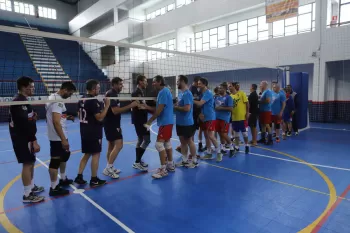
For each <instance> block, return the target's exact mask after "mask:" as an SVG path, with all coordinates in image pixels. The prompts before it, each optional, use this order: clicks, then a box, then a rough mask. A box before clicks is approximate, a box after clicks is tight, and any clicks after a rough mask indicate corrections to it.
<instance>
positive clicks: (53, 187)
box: [51, 180, 57, 189]
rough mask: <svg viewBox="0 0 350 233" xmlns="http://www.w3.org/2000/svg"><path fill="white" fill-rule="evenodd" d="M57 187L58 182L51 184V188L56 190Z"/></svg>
mask: <svg viewBox="0 0 350 233" xmlns="http://www.w3.org/2000/svg"><path fill="white" fill-rule="evenodd" d="M56 186H57V180H56V181H55V182H51V188H52V189H55V188H56Z"/></svg>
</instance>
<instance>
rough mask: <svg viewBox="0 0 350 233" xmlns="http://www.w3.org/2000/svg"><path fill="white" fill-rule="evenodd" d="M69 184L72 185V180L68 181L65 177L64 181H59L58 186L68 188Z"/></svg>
mask: <svg viewBox="0 0 350 233" xmlns="http://www.w3.org/2000/svg"><path fill="white" fill-rule="evenodd" d="M71 184H73V180H70V179H68V177H66V179H65V180H62V179H60V182H59V183H58V185H59V186H69V185H71Z"/></svg>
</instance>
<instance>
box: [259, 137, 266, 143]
mask: <svg viewBox="0 0 350 233" xmlns="http://www.w3.org/2000/svg"><path fill="white" fill-rule="evenodd" d="M258 143H263V144H265V143H266V139H265V138H261V139H260V140H258Z"/></svg>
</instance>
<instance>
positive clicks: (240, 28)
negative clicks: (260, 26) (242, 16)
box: [238, 20, 248, 36]
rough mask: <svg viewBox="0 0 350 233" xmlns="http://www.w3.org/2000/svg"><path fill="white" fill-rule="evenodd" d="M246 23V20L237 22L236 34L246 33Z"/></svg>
mask: <svg viewBox="0 0 350 233" xmlns="http://www.w3.org/2000/svg"><path fill="white" fill-rule="evenodd" d="M247 26H248V24H247V20H244V21H241V22H239V23H238V35H239V36H241V35H246V34H247V31H248V28H247Z"/></svg>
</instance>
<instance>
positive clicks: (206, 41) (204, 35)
mask: <svg viewBox="0 0 350 233" xmlns="http://www.w3.org/2000/svg"><path fill="white" fill-rule="evenodd" d="M202 36H203V43H208V42H209V30H206V31H203V32H202Z"/></svg>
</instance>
